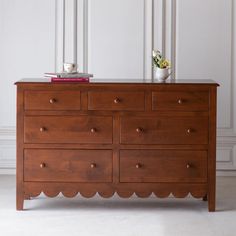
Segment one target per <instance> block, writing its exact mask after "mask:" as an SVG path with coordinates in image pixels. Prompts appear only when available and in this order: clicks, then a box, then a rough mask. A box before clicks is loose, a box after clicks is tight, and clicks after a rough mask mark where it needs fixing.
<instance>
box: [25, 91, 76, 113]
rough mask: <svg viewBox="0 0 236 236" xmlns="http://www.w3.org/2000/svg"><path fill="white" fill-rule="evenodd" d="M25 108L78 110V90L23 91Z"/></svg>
mask: <svg viewBox="0 0 236 236" xmlns="http://www.w3.org/2000/svg"><path fill="white" fill-rule="evenodd" d="M24 107H25V110H80V91H31V90H29V91H25V93H24Z"/></svg>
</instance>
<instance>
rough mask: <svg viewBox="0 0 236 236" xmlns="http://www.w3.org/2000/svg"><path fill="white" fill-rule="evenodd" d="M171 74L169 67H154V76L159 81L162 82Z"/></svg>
mask: <svg viewBox="0 0 236 236" xmlns="http://www.w3.org/2000/svg"><path fill="white" fill-rule="evenodd" d="M170 74H171V71H170V68H163V69H161V68H158V67H156V68H155V69H154V78H155V79H156V80H158V81H160V82H164V81H165V80H166V79H167V78H168V77H169V76H170Z"/></svg>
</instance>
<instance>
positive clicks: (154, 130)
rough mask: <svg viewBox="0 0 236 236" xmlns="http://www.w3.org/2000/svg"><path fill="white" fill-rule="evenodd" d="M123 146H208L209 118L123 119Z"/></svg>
mask: <svg viewBox="0 0 236 236" xmlns="http://www.w3.org/2000/svg"><path fill="white" fill-rule="evenodd" d="M120 125H121V134H120V143H122V144H207V143H208V118H207V117H175V118H173V117H122V118H121V121H120Z"/></svg>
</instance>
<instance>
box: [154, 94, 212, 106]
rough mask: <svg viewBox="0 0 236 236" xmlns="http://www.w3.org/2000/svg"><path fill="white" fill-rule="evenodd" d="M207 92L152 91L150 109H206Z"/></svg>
mask: <svg viewBox="0 0 236 236" xmlns="http://www.w3.org/2000/svg"><path fill="white" fill-rule="evenodd" d="M208 97H209V94H208V92H202V91H189V92H188V91H186V92H182V91H178V92H174V91H173V92H153V93H152V110H163V111H164V110H165V111H167V110H170V111H172V110H175V111H206V110H208V106H209V100H208V99H209V98H208Z"/></svg>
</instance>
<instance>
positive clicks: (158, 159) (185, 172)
mask: <svg viewBox="0 0 236 236" xmlns="http://www.w3.org/2000/svg"><path fill="white" fill-rule="evenodd" d="M206 181H207V152H206V151H182V150H181V151H180V150H171V151H170V150H121V151H120V182H181V183H183V182H206Z"/></svg>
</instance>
